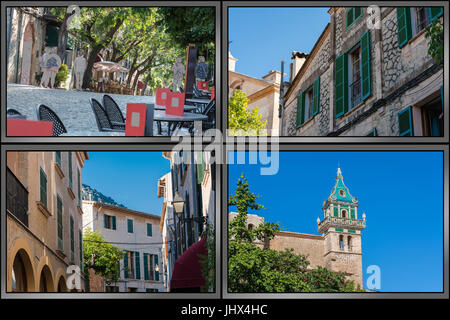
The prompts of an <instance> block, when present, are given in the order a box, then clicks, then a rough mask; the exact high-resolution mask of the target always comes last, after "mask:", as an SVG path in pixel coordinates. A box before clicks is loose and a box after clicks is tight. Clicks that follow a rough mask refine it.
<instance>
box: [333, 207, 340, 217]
mask: <svg viewBox="0 0 450 320" xmlns="http://www.w3.org/2000/svg"><path fill="white" fill-rule="evenodd" d="M333 216H334V217H339V209H338V207H337V206H334V207H333Z"/></svg>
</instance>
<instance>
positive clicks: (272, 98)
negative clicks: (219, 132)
mask: <svg viewBox="0 0 450 320" xmlns="http://www.w3.org/2000/svg"><path fill="white" fill-rule="evenodd" d="M237 60H238V59H236V58H234V57H233V56H232V55H231V53H230V52H228V97H231V96H232V95H233V92H234V90H236V89H238V90H241V91H242V92H244V93H245V94H246V96H247V98H248V99H249V102H248V105H247V108H248V109H249V110H250V111H252V110H253V109H255V108H258V113H259V114H260V115H261V120H262V121H267V124H266V129H267V130H268V135H275V136H278V135H279V126H280V124H279V122H280V118H279V117H278V107H279V105H280V84H281V72H279V71H276V70H271V71H270V72H269V73H268V74H267V75H265V76H264V77H262V79H257V78H254V77H251V76H248V75H245V74H242V73H238V72H236V71H235V66H236V62H237Z"/></svg>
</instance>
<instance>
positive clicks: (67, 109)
mask: <svg viewBox="0 0 450 320" xmlns="http://www.w3.org/2000/svg"><path fill="white" fill-rule="evenodd" d="M109 95H110V96H111V97H112V98H113V99H114V100H115V101H116V103H117V104H118V105H119V107H120V109H121V110H122V113H123V115H124V116H125V114H126V104H127V103H130V102H131V103H133V102H134V103H155V98H154V97H151V96H131V95H121V94H109ZM90 98H94V99H97V100H98V101H99V102H101V103H102V101H103V100H102V99H103V93H97V92H85V91H71V90H65V89H46V88H40V87H35V86H30V85H21V84H13V83H8V87H7V100H6V104H7V108H8V109H9V108H14V109H16V110H18V111H19V112H20V113H22V114H23V115H24V116H26V117H27V119H28V120H37V115H36V106H37V105H39V104H44V105H46V106H48V107H50V108H51V109H52V110H53V111H55V112H56V114H57V115H58V117H59V118H60V119H61V121H62V122H63V123H64V126H65V127H66V129H67V131H68V135H70V134H71V132H77V133H79V132H86V134H85V135H86V136H88V135H94V134H95V133H98V127H97V123H96V121H95V116H94V113H93V112H92V109H91V105H90V102H89V99H90ZM164 129H165V128H164V123H163V130H164ZM154 134H156V124H155V131H154ZM112 135H114V134H112Z"/></svg>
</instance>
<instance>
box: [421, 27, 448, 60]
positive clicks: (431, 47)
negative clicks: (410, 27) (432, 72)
mask: <svg viewBox="0 0 450 320" xmlns="http://www.w3.org/2000/svg"><path fill="white" fill-rule="evenodd" d="M425 38H427V39H429V43H428V54H429V55H430V56H431V57H432V58H433V59H434V62H435V63H436V64H441V63H443V61H444V60H443V59H444V28H443V25H442V19H436V20H434V21H433V23H432V24H430V25H429V26H428V27H427V28H426V32H425Z"/></svg>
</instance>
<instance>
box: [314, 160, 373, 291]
mask: <svg viewBox="0 0 450 320" xmlns="http://www.w3.org/2000/svg"><path fill="white" fill-rule="evenodd" d="M358 206H359V205H358V199H357V198H355V197H353V196H352V195H351V194H350V191H349V189H348V188H347V186H346V185H345V184H344V177H343V176H342V172H341V169H340V168H338V170H337V176H336V184H335V185H334V188H333V189H332V191H331V194H330V195H329V196H328V198H327V199H326V200H325V201H324V202H323V206H322V209H323V219H322V220H320V218H317V223H318V231H319V232H320V233H322V236H323V237H324V240H325V244H324V245H325V250H324V259H325V267H326V268H328V269H330V270H333V271H341V272H345V273H346V274H347V278H348V279H350V280H354V281H355V285H358V284H359V285H360V286H361V288H362V252H361V231H362V230H363V229H364V228H365V227H366V216H365V214H364V213H363V215H362V219H358Z"/></svg>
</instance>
